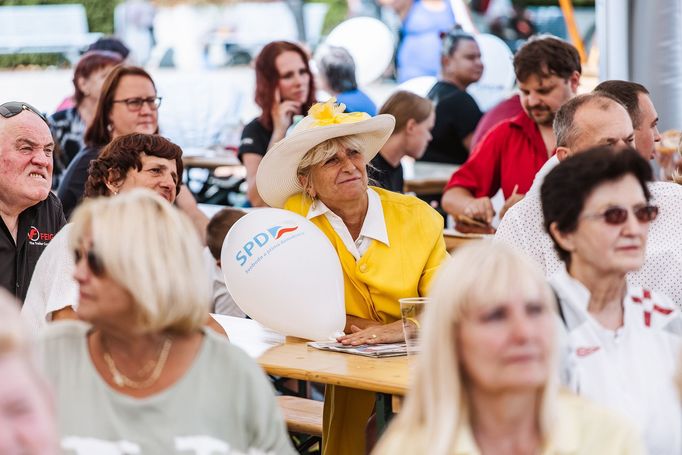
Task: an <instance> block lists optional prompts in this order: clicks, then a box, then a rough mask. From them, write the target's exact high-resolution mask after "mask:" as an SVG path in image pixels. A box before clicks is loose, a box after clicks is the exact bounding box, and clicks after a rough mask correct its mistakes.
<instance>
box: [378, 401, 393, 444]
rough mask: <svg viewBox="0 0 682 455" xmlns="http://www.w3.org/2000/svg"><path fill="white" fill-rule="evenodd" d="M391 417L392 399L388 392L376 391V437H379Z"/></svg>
mask: <svg viewBox="0 0 682 455" xmlns="http://www.w3.org/2000/svg"><path fill="white" fill-rule="evenodd" d="M392 418H393V399H392V396H391V395H390V394H388V393H377V402H376V419H377V439H378V438H380V437H381V435H382V434H383V432H384V430H386V427H387V426H388V424H389V423H390V421H391V419H392Z"/></svg>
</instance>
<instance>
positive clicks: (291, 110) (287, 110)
mask: <svg viewBox="0 0 682 455" xmlns="http://www.w3.org/2000/svg"><path fill="white" fill-rule="evenodd" d="M300 113H301V103H300V102H298V101H289V100H285V101H282V99H281V97H280V95H279V89H275V102H274V104H273V105H272V109H271V110H270V115H271V117H272V127H273V136H274V137H280V136H281V137H280V139H281V138H283V137H284V135H285V134H286V132H287V130H288V129H289V127H290V126H291V122H292V121H293V119H294V115H295V114H300Z"/></svg>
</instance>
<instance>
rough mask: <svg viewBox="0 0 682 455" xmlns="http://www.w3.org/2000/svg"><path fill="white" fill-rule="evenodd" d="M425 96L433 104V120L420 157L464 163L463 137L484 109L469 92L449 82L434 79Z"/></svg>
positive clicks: (465, 155) (470, 131) (473, 125)
mask: <svg viewBox="0 0 682 455" xmlns="http://www.w3.org/2000/svg"><path fill="white" fill-rule="evenodd" d="M428 98H429V99H430V100H432V101H433V102H434V103H435V104H436V123H435V124H434V126H433V130H431V136H433V139H432V140H431V142H429V145H428V146H427V147H426V152H425V153H424V156H423V157H422V158H421V161H429V162H435V163H450V164H462V163H464V162H465V161H466V160H467V158H468V157H469V150H468V149H467V148H466V147H465V146H464V142H463V140H464V138H465V137H467V136H468V135H469V134H471V133H472V132H473V131H474V130H475V129H476V125H477V124H478V121H479V120H480V119H481V117H482V116H483V113H481V110H480V109H479V108H478V104H476V101H475V100H474V99H473V98H472V97H471V95H469V94H468V93H467V92H465V91H463V90H460V89H459V88H458V87H457V86H455V85H453V84H450V83H448V82H443V81H438V82H436V85H434V86H433V88H432V89H431V91H430V92H429V94H428Z"/></svg>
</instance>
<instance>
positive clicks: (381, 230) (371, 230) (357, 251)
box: [306, 188, 390, 261]
mask: <svg viewBox="0 0 682 455" xmlns="http://www.w3.org/2000/svg"><path fill="white" fill-rule="evenodd" d="M367 197H368V199H369V203H368V207H367V215H366V216H365V221H364V222H363V223H362V229H360V235H359V236H358V238H357V239H356V240H353V237H352V236H351V235H350V231H349V230H348V228H347V227H346V225H345V224H344V222H343V220H342V219H341V217H340V216H338V215H337V214H336V213H334V212H332V211H331V209H329V207H327V206H326V205H325V204H324V202H322V201H320V200H315V202H313V204H312V205H311V206H310V209H309V210H308V215H307V216H306V218H308V219H309V220H310V219H313V218H315V217H318V216H320V215H324V216H325V217H327V220H328V221H329V224H331V225H332V228H334V231H335V232H336V233H337V234H338V236H339V237H340V238H341V241H343V244H344V245H345V246H346V249H348V252H349V253H350V254H352V255H353V257H354V258H355V260H356V261H357V260H359V259H360V258H361V257H362V255H363V254H365V253H366V252H367V249H368V248H369V246H370V244H371V243H372V240H376V241H378V242H381V243H383V244H385V245H386V246H390V245H389V243H388V233H387V232H386V220H385V219H384V210H383V207H382V206H381V198H379V195H378V194H377V193H376V191H374V190H373V189H371V188H367Z"/></svg>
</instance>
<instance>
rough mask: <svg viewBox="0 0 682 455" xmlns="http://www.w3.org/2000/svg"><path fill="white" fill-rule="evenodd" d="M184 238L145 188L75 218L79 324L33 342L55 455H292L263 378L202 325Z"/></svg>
mask: <svg viewBox="0 0 682 455" xmlns="http://www.w3.org/2000/svg"><path fill="white" fill-rule="evenodd" d="M121 220H125V222H123V223H121ZM193 230H194V229H193V227H192V225H191V224H190V221H189V219H188V218H187V217H186V216H185V215H184V214H182V213H180V211H179V210H176V209H175V208H174V207H173V206H171V204H170V203H169V202H168V200H167V199H165V198H163V197H161V196H160V195H158V194H155V193H153V192H152V191H149V190H148V189H140V188H137V189H134V190H131V191H128V192H126V193H125V194H121V195H120V196H117V197H113V198H96V199H89V200H88V201H86V202H85V203H83V205H82V206H81V207H79V208H78V209H77V210H76V212H74V217H73V223H72V227H71V230H70V232H69V240H68V245H69V249H70V251H71V255H72V257H73V258H74V261H75V270H74V274H73V276H74V278H75V280H76V281H77V282H78V285H79V293H78V309H77V313H78V317H79V319H80V320H79V321H63V322H60V323H56V324H53V325H52V326H50V327H48V328H47V329H46V330H45V333H44V336H43V338H42V340H41V341H42V342H41V345H40V348H41V354H42V355H41V359H42V362H43V367H44V371H45V373H46V374H47V376H48V379H49V381H50V384H51V385H52V386H53V390H54V395H55V398H56V401H57V406H56V409H57V420H58V422H59V429H60V436H61V448H62V450H65V451H66V452H69V453H71V451H73V452H74V453H144V454H169V453H209V452H210V453H232V454H237V453H243V454H247V453H249V454H255V453H261V454H266V453H268V454H282V455H290V454H292V455H293V454H294V453H295V452H294V450H293V448H292V447H291V443H290V442H289V438H288V436H287V433H286V429H285V426H284V422H283V421H282V417H281V415H280V412H279V409H278V407H277V402H276V400H275V396H274V394H273V390H272V387H271V386H270V384H269V383H268V380H267V377H266V376H265V375H264V374H263V371H262V370H261V369H260V368H259V367H258V366H257V365H256V364H255V362H254V361H253V360H252V359H250V358H249V357H248V356H246V355H245V354H244V352H242V351H241V350H239V349H237V348H235V347H233V346H232V345H230V343H229V342H228V341H227V340H226V339H225V338H224V337H220V336H218V335H216V334H214V333H213V332H212V331H210V330H207V329H206V328H205V327H204V321H205V320H206V318H207V317H208V309H209V304H210V288H209V281H208V277H207V274H206V272H205V271H204V262H203V258H202V253H201V251H202V249H201V243H200V242H199V237H198V235H197V234H196V233H194V232H192V231H193Z"/></svg>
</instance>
